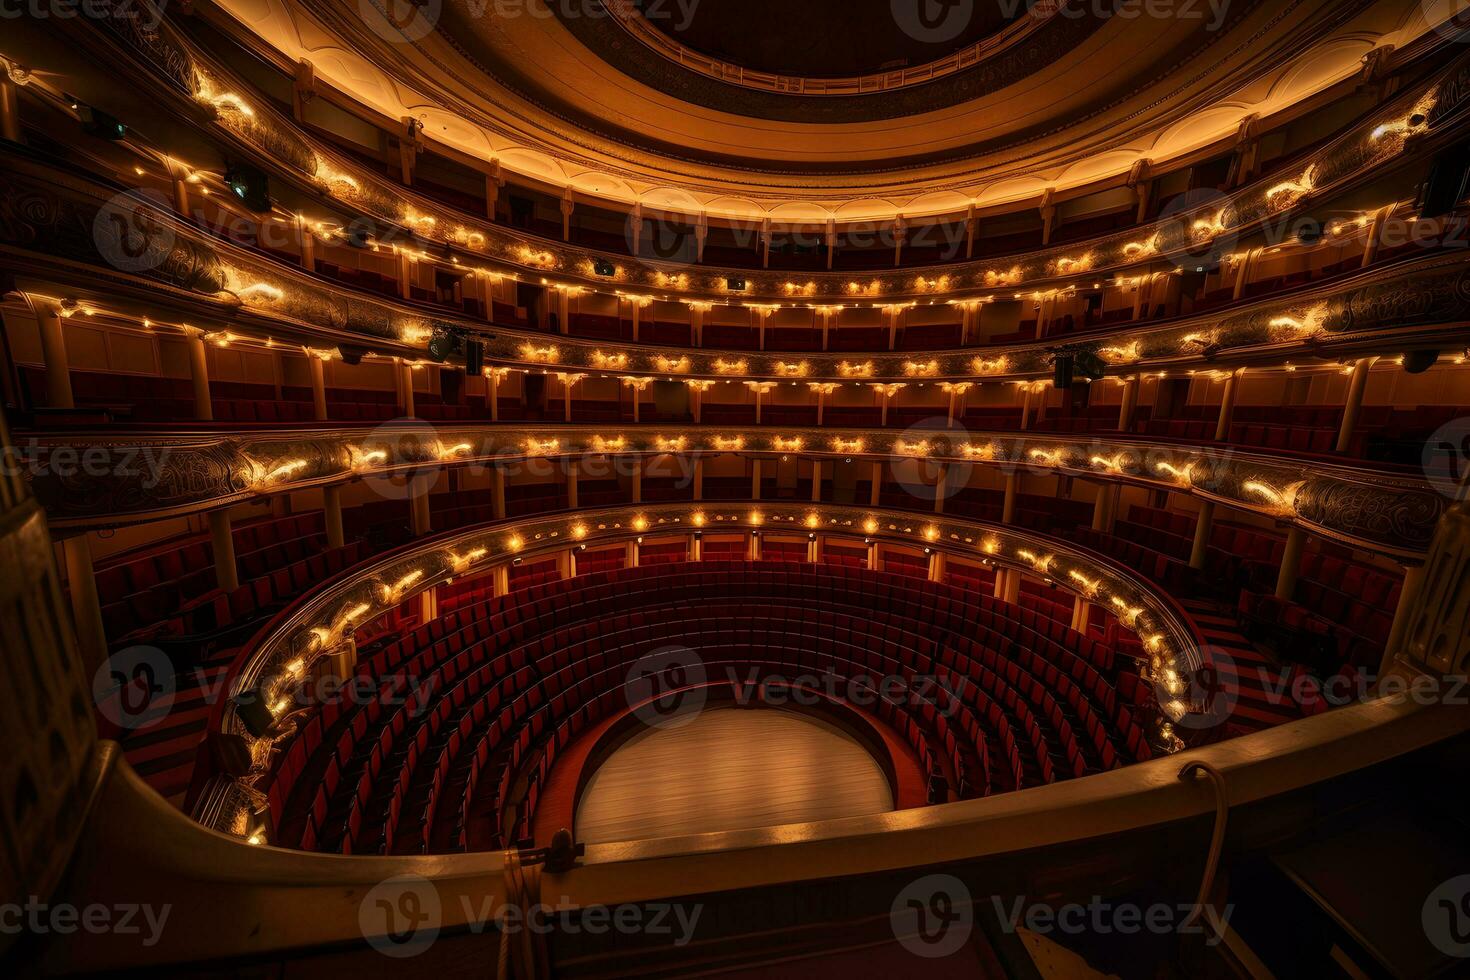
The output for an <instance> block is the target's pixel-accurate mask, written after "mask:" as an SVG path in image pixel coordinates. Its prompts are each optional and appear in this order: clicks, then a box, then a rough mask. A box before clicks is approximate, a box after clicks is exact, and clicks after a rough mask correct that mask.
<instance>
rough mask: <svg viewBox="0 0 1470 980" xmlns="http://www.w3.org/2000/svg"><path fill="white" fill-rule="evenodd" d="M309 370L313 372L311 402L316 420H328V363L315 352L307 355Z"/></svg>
mask: <svg viewBox="0 0 1470 980" xmlns="http://www.w3.org/2000/svg"><path fill="white" fill-rule="evenodd" d="M306 367H307V371H308V372H309V373H310V374H311V403H312V407H313V408H315V410H316V420H317V421H318V422H325V421H326V420H327V371H326V367H327V366H326V364H325V362H323V361H322V359H321V358H320V357H317V356H316V355H315V354H312V353H309V352H308V353H307V355H306Z"/></svg>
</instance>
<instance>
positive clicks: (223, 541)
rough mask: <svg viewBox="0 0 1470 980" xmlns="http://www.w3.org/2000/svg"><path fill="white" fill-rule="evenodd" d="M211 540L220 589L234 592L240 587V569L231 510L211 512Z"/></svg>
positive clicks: (216, 579) (216, 578)
mask: <svg viewBox="0 0 1470 980" xmlns="http://www.w3.org/2000/svg"><path fill="white" fill-rule="evenodd" d="M209 540H210V543H211V545H212V546H213V548H214V577H215V581H216V583H217V584H218V585H219V587H220V589H222V590H223V591H225V592H234V591H235V590H236V589H238V588H239V587H240V571H239V569H238V568H237V567H236V565H235V535H234V531H233V528H232V525H231V523H230V512H229V511H227V510H212V511H210V512H209Z"/></svg>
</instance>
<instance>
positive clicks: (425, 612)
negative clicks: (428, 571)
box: [418, 586, 439, 623]
mask: <svg viewBox="0 0 1470 980" xmlns="http://www.w3.org/2000/svg"><path fill="white" fill-rule="evenodd" d="M418 599H419V622H421V623H432V622H433V621H434V620H436V619H438V618H439V587H438V586H434V587H433V588H429V589H425V590H424V591H422V592H420V593H419V596H418Z"/></svg>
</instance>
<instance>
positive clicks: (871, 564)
mask: <svg viewBox="0 0 1470 980" xmlns="http://www.w3.org/2000/svg"><path fill="white" fill-rule="evenodd" d="M881 560H882V558H881V556H880V555H879V553H878V542H876V541H869V542H868V558H867V561H868V571H870V572H876V571H877V570H878V564H879V562H880V561H881Z"/></svg>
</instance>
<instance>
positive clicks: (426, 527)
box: [408, 481, 433, 538]
mask: <svg viewBox="0 0 1470 980" xmlns="http://www.w3.org/2000/svg"><path fill="white" fill-rule="evenodd" d="M413 487H414V492H413V496H411V497H409V498H408V505H409V517H410V519H411V520H412V522H413V536H414V537H416V538H421V537H423V536H424V535H426V534H428V533H429V532H430V531H432V530H433V526H432V523H433V522H432V521H431V519H430V517H429V487H428V482H427V481H425V482H424V483H423V484H422V485H421V484H419V483H417V482H415V483H414V484H413Z"/></svg>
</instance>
